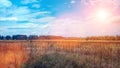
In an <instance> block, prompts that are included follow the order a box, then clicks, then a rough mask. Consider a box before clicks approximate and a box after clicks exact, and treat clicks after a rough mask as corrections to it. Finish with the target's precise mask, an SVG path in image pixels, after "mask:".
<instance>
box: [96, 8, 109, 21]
mask: <svg viewBox="0 0 120 68" xmlns="http://www.w3.org/2000/svg"><path fill="white" fill-rule="evenodd" d="M109 16H110V14H109V12H108V11H107V10H104V9H101V10H98V11H97V12H96V18H97V20H99V21H106V20H107V19H108V18H109Z"/></svg>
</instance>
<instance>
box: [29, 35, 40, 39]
mask: <svg viewBox="0 0 120 68" xmlns="http://www.w3.org/2000/svg"><path fill="white" fill-rule="evenodd" d="M28 39H29V40H35V39H38V36H37V35H30V36H29V37H28Z"/></svg>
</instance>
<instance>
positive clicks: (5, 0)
mask: <svg viewBox="0 0 120 68" xmlns="http://www.w3.org/2000/svg"><path fill="white" fill-rule="evenodd" d="M10 6H12V3H11V2H10V0H0V7H10Z"/></svg>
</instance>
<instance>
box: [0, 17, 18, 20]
mask: <svg viewBox="0 0 120 68" xmlns="http://www.w3.org/2000/svg"><path fill="white" fill-rule="evenodd" d="M17 20H18V19H17V18H16V17H6V18H0V21H17Z"/></svg>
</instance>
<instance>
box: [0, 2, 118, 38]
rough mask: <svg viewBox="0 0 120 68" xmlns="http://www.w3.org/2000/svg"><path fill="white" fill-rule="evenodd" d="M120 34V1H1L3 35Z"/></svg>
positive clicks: (0, 11)
mask: <svg viewBox="0 0 120 68" xmlns="http://www.w3.org/2000/svg"><path fill="white" fill-rule="evenodd" d="M16 34H22V35H57V36H65V37H86V36H105V35H110V36H113V35H114V36H115V35H120V1H119V0H0V35H16Z"/></svg>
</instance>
